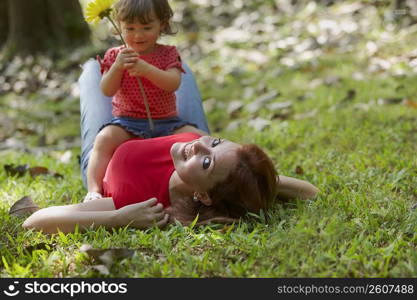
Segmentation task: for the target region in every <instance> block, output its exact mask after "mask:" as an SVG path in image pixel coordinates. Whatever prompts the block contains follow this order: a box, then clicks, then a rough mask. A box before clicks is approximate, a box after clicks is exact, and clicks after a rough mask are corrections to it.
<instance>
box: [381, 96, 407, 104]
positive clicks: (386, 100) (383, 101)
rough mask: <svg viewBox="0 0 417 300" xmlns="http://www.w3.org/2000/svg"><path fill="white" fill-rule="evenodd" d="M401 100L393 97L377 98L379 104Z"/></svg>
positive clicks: (397, 102) (396, 102)
mask: <svg viewBox="0 0 417 300" xmlns="http://www.w3.org/2000/svg"><path fill="white" fill-rule="evenodd" d="M402 101H403V98H398V97H393V98H379V99H378V104H379V105H388V104H399V103H401V102H402Z"/></svg>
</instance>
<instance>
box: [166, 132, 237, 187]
mask: <svg viewBox="0 0 417 300" xmlns="http://www.w3.org/2000/svg"><path fill="white" fill-rule="evenodd" d="M239 147H240V145H239V144H236V143H233V142H230V141H228V140H224V139H217V138H214V137H211V136H202V137H201V138H199V139H197V140H194V141H191V142H188V143H175V144H174V145H172V147H171V156H172V159H173V162H174V166H175V170H176V171H177V173H178V176H179V177H180V178H181V179H182V181H184V182H185V183H186V184H188V185H189V186H190V187H191V188H193V189H194V190H195V191H196V192H207V191H209V190H210V189H211V188H212V187H214V186H215V185H216V184H217V183H218V182H222V181H223V180H225V179H226V178H227V176H228V175H229V173H230V171H231V170H233V169H234V168H235V166H236V165H237V155H236V150H237V149H238V148H239Z"/></svg>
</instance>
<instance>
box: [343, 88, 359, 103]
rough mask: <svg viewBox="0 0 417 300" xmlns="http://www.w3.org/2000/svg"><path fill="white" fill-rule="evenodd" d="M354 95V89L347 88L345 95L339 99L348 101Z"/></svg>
mask: <svg viewBox="0 0 417 300" xmlns="http://www.w3.org/2000/svg"><path fill="white" fill-rule="evenodd" d="M355 96H356V91H355V90H353V89H349V90H348V91H347V93H346V95H345V97H344V98H343V99H342V100H341V102H348V101H352V100H353V99H354V98H355Z"/></svg>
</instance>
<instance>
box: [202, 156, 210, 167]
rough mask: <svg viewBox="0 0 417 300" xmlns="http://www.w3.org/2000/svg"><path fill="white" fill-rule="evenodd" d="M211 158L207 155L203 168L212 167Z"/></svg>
mask: <svg viewBox="0 0 417 300" xmlns="http://www.w3.org/2000/svg"><path fill="white" fill-rule="evenodd" d="M210 164H211V159H210V157H208V156H206V157H205V158H204V160H203V169H204V170H206V169H208V168H209V167H210Z"/></svg>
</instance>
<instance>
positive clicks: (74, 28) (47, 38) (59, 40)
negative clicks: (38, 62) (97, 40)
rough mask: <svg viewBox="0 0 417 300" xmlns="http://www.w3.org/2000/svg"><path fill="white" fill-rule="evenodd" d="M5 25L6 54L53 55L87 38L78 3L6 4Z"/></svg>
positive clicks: (35, 0)
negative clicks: (6, 34)
mask: <svg viewBox="0 0 417 300" xmlns="http://www.w3.org/2000/svg"><path fill="white" fill-rule="evenodd" d="M0 1H3V0H0ZM8 21H9V22H8V23H9V27H8V29H9V30H8V36H7V44H6V51H7V52H9V53H13V54H28V53H36V52H47V53H54V52H58V50H59V49H60V48H62V47H68V46H71V47H73V46H78V45H80V44H82V43H85V42H86V41H88V39H89V35H90V31H89V28H88V26H87V24H86V23H85V22H84V20H83V17H82V12H81V7H80V4H79V2H78V0H64V1H62V0H61V1H57V0H29V1H28V0H9V1H8Z"/></svg>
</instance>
